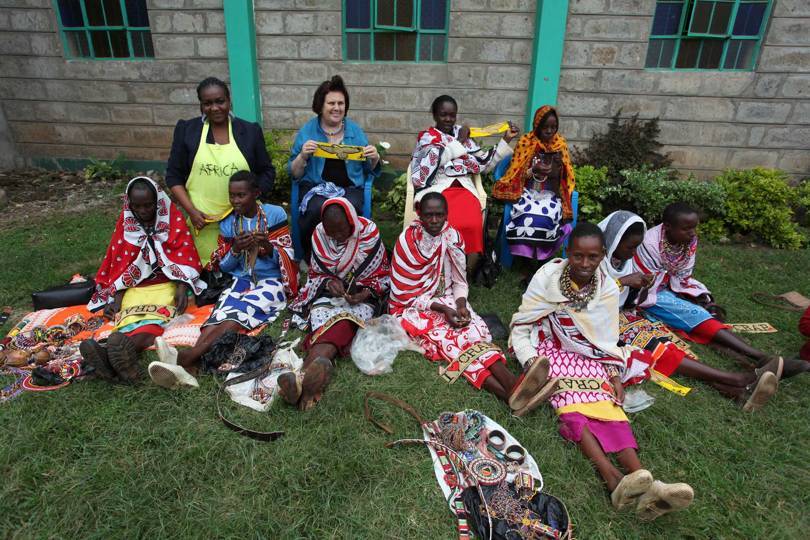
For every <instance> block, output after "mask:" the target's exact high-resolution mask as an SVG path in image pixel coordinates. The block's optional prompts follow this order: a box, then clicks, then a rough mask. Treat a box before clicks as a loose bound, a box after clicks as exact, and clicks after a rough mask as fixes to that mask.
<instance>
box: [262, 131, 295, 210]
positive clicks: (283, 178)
mask: <svg viewBox="0 0 810 540" xmlns="http://www.w3.org/2000/svg"><path fill="white" fill-rule="evenodd" d="M294 136H295V133H294V132H293V131H291V130H287V129H269V130H267V131H265V132H264V146H265V148H267V153H268V154H269V155H270V160H271V161H272V162H273V167H275V169H276V182H275V185H274V186H273V198H274V199H275V201H274V202H275V203H276V204H282V203H289V200H290V185H291V179H290V175H289V173H287V160H289V159H290V150H291V149H292V142H293V137H294Z"/></svg>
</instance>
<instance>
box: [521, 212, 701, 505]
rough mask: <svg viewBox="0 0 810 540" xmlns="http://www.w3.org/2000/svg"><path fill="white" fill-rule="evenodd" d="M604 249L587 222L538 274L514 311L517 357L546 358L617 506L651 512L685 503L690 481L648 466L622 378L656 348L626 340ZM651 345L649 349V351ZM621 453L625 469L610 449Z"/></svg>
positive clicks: (561, 401) (561, 409)
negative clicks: (668, 480)
mask: <svg viewBox="0 0 810 540" xmlns="http://www.w3.org/2000/svg"><path fill="white" fill-rule="evenodd" d="M604 255H605V249H604V237H603V235H602V231H601V230H600V229H599V227H597V226H596V225H593V224H591V223H581V224H579V225H578V226H577V227H576V228H575V229H574V231H573V232H572V233H571V243H570V246H569V248H568V259H567V260H563V259H554V260H552V261H550V262H549V263H547V264H546V265H544V266H543V267H542V268H540V270H538V271H537V273H536V274H535V275H534V277H533V278H532V280H531V283H530V284H529V288H528V289H527V290H526V292H525V293H524V295H523V302H522V303H521V305H520V309H519V310H518V312H517V313H516V314H515V315H514V317H512V332H511V336H510V343H511V345H512V347H513V349H514V351H515V355H516V356H517V359H518V361H519V362H520V363H521V364H523V365H531V364H534V363H537V362H539V361H542V359H544V358H546V359H548V362H549V373H550V380H551V381H552V382H553V383H556V384H555V385H554V386H552V387H551V388H549V389H548V391H547V392H541V397H546V395H547V394H548V393H553V395H552V396H551V405H552V407H554V409H555V411H556V413H557V415H558V417H559V421H560V427H559V429H560V435H562V436H563V438H565V439H567V440H569V441H572V442H575V443H577V444H578V445H579V447H580V449H581V450H582V452H583V453H584V454H585V455H586V456H587V457H588V459H590V460H591V462H593V464H594V465H595V466H596V468H597V470H598V471H599V474H600V475H601V476H602V479H603V480H604V481H605V484H606V485H607V488H608V490H609V491H610V492H611V502H612V503H613V506H614V507H615V508H616V509H617V510H621V509H624V508H628V507H630V506H635V508H636V512H637V514H638V515H639V517H640V518H641V519H645V520H651V519H655V518H657V517H659V516H661V515H663V514H666V513H668V512H672V511H674V510H680V509H683V508H686V507H687V506H689V504H691V502H692V498H693V496H694V495H693V492H692V488H691V487H690V486H688V485H687V484H665V483H663V482H660V481H658V480H655V481H654V480H653V477H652V475H651V474H650V472H649V471H647V470H645V469H642V467H641V462H640V461H639V459H638V455H637V454H636V450H637V449H638V444H637V443H636V440H635V437H634V436H633V431H632V429H631V428H630V423H629V421H628V419H627V416H626V415H625V413H624V411H623V410H622V407H621V403H622V401H623V400H624V390H623V388H622V381H627V380H629V379H631V378H633V377H635V376H637V375H639V374H640V373H643V371H644V369H645V368H646V364H645V363H644V362H645V361H646V358H648V357H649V354H648V353H646V351H640V350H638V349H634V348H632V347H620V346H618V345H617V343H618V342H619V289H618V286H617V285H616V282H615V281H614V280H613V279H611V278H609V277H608V276H606V275H605V274H604V273H602V272H601V270H600V269H599V265H600V263H601V261H602V258H603V257H604ZM645 353H646V354H645ZM612 453H616V457H617V460H618V461H619V463H620V464H621V465H622V467H623V468H624V469H625V471H626V474H624V475H623V474H622V473H621V472H620V471H619V470H618V469H617V468H616V467H615V466H614V465H613V463H612V462H611V460H610V458H609V457H608V455H607V454H612Z"/></svg>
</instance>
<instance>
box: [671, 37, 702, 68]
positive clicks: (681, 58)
mask: <svg viewBox="0 0 810 540" xmlns="http://www.w3.org/2000/svg"><path fill="white" fill-rule="evenodd" d="M699 53H700V40H699V39H682V40H681V46H680V48H679V49H678V59H677V60H676V61H675V67H676V68H679V69H689V68H693V67H695V66H697V59H698V54H699Z"/></svg>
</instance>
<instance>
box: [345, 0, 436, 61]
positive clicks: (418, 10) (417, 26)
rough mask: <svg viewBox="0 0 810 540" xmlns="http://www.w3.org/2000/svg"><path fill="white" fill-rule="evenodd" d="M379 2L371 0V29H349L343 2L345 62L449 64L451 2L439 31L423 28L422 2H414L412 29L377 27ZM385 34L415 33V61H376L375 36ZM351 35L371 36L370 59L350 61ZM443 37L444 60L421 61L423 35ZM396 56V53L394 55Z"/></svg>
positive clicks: (415, 0) (419, 0)
mask: <svg viewBox="0 0 810 540" xmlns="http://www.w3.org/2000/svg"><path fill="white" fill-rule="evenodd" d="M377 1H378V0H370V1H369V9H370V10H371V13H370V14H369V17H370V18H369V27H368V28H347V27H346V0H341V10H342V13H341V24H342V26H343V32H342V34H343V35H342V49H343V50H342V55H343V61H344V62H347V63H350V64H446V63H447V49H448V48H449V47H448V46H447V40H448V38H449V34H450V2H451V0H446V2H445V14H444V28H443V29H437V28H425V29H423V28H421V25H422V0H414V18H413V22H414V25H413V27H412V28H408V27H398V26H387V25H385V26H379V25H377ZM396 5H397V4H396V3H395V4H394V6H395V12H394V13H395V15H394V21H396ZM383 33H413V34H416V45H415V50H416V54H415V60H375V54H374V52H375V51H374V35H375V34H383ZM349 34H366V35H368V36H369V41H370V43H369V59H368V60H355V59H349V58H348V57H347V44H346V38H347V36H348V35H349ZM428 34H431V35H443V36H444V50H443V54H442V58H441V59H439V60H432V59H431V60H420V59H419V52H420V50H421V44H422V40H421V37H422V36H423V35H428ZM394 55H395V56H396V52H395V53H394Z"/></svg>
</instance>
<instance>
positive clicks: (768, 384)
mask: <svg viewBox="0 0 810 540" xmlns="http://www.w3.org/2000/svg"><path fill="white" fill-rule="evenodd" d="M778 386H779V379H777V378H776V375H775V374H774V373H773V372H772V371H764V372H762V373H761V374H760V375H759V377H757V380H756V381H754V382H752V383H751V384H749V385H748V386H746V387H745V394H743V395H742V396H741V397H740V402H741V403H742V410H743V411H745V412H754V411H757V410H759V409H761V408H762V407H763V406H764V405H765V403H766V402H767V401H768V399H770V397H771V396H772V395H774V394H775V393H776V389H777V387H778Z"/></svg>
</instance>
